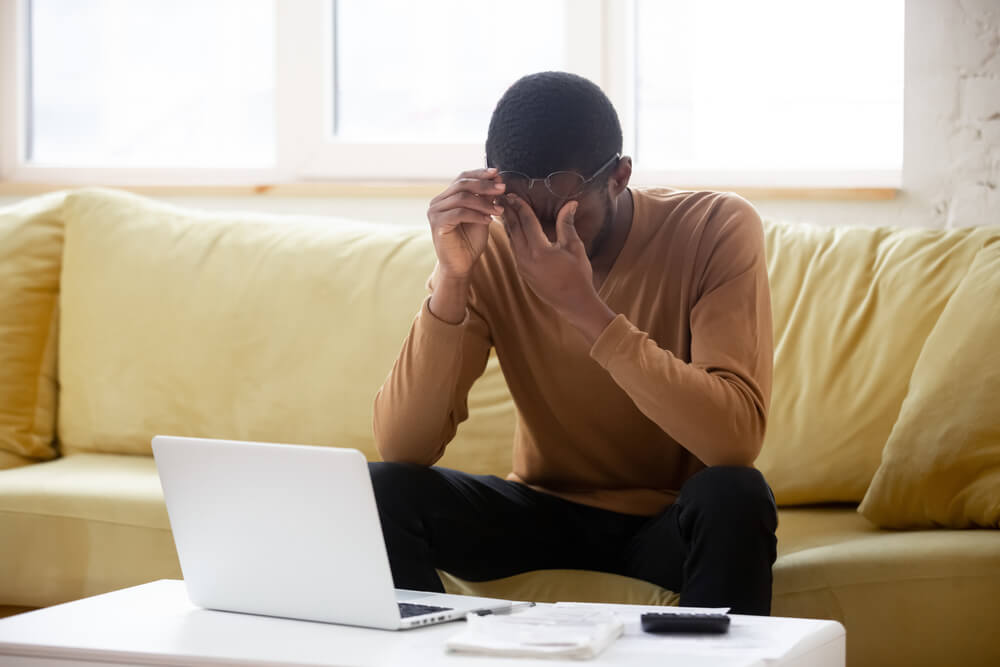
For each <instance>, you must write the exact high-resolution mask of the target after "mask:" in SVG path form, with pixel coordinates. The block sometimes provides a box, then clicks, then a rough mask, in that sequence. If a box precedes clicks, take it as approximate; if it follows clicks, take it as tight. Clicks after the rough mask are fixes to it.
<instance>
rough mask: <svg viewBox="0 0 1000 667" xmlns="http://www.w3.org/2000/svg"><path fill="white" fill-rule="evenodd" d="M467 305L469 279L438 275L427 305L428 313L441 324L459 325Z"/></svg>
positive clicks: (463, 317)
mask: <svg viewBox="0 0 1000 667" xmlns="http://www.w3.org/2000/svg"><path fill="white" fill-rule="evenodd" d="M468 305H469V279H468V278H467V277H466V278H453V277H450V276H445V275H441V274H438V276H437V280H435V281H434V292H433V293H432V294H431V302H430V304H428V307H429V308H430V311H431V312H432V313H433V314H434V316H435V317H437V318H438V319H439V320H441V321H442V322H447V323H449V324H459V323H461V322H462V320H464V319H465V312H466V308H467V307H468Z"/></svg>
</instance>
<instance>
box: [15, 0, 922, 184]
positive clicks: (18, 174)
mask: <svg viewBox="0 0 1000 667" xmlns="http://www.w3.org/2000/svg"><path fill="white" fill-rule="evenodd" d="M28 1H29V0H0V181H8V182H12V183H29V184H30V183H34V184H37V183H59V184H66V185H79V184H84V183H95V182H96V183H105V184H115V185H123V186H180V187H185V186H188V187H192V188H196V187H203V186H246V185H251V184H257V183H267V184H273V185H281V184H296V183H317V182H328V183H329V182H332V183H371V182H384V183H387V184H390V185H394V186H396V187H398V185H399V184H401V183H420V182H425V183H429V182H434V183H437V182H446V181H448V180H450V179H451V178H453V177H454V175H455V174H456V173H457V172H459V171H461V170H462V169H468V168H472V167H476V166H480V165H481V164H482V163H483V145H482V143H445V144H441V143H416V142H414V143H405V144H401V143H388V142H384V143H374V142H358V141H349V140H344V139H337V138H334V137H333V136H331V129H332V123H331V122H329V120H330V119H331V118H332V109H333V99H332V95H333V76H334V74H333V67H334V60H333V57H334V51H333V48H334V47H333V31H332V30H331V29H329V28H331V27H332V25H333V20H334V17H333V3H332V1H331V0H296V1H295V2H283V1H281V0H279V1H277V2H276V3H275V78H276V80H275V135H276V136H275V139H276V156H275V157H276V162H275V166H274V168H261V169H219V168H211V169H209V168H183V169H182V168H112V167H58V166H45V165H38V164H31V163H27V162H26V161H25V160H24V155H25V150H24V149H25V140H26V137H27V132H26V130H27V97H26V92H27V91H26V88H25V85H26V81H27V75H26V67H27V63H28V48H29V44H28V35H27V34H26V31H25V30H24V29H23V28H24V27H25V26H26V25H27V22H26V21H27V12H28V11H29V10H28ZM562 1H563V2H566V3H567V4H570V3H571V6H572V10H571V11H569V12H567V17H568V18H567V25H566V28H567V54H566V55H567V66H568V68H569V69H571V70H572V71H575V72H577V73H579V74H581V75H583V76H586V77H587V78H589V79H591V80H593V81H594V82H596V83H597V84H598V85H600V86H601V88H603V89H604V90H605V92H606V93H607V94H608V97H610V98H611V101H612V103H613V104H614V105H615V108H616V109H617V110H618V113H619V116H620V117H621V118H622V125H623V130H624V132H625V137H624V139H625V141H624V144H625V154H626V155H630V154H632V152H633V149H634V146H635V122H634V120H635V111H636V110H635V102H634V101H635V77H634V72H635V68H634V64H635V62H634V58H635V49H634V48H631V46H632V45H633V44H634V13H633V12H634V4H633V3H632V2H628V1H623V0H562ZM595 45H596V48H595ZM387 165H391V166H388V167H387ZM901 179H902V169H899V170H886V171H811V172H802V171H796V172H793V171H781V172H778V171H761V172H755V173H748V172H725V171H716V170H711V171H702V172H690V171H662V170H644V169H642V167H641V165H636V170H635V173H634V174H633V179H632V181H633V183H635V184H636V185H652V184H665V183H670V184H682V183H683V184H687V186H688V187H725V188H729V189H736V188H739V187H744V188H771V189H773V188H775V187H777V188H793V189H794V188H801V189H816V188H821V189H830V188H835V189H850V188H866V189H871V188H893V189H895V188H899V187H900V185H901Z"/></svg>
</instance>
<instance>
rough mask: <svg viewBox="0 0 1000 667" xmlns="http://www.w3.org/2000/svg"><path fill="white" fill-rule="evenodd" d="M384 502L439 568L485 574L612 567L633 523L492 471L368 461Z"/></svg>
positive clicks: (459, 573) (468, 574) (386, 510)
mask: <svg viewBox="0 0 1000 667" xmlns="http://www.w3.org/2000/svg"><path fill="white" fill-rule="evenodd" d="M370 467H371V469H372V473H373V482H374V483H375V487H376V496H377V499H378V502H379V509H380V511H381V512H383V513H386V514H388V515H391V516H388V517H386V518H389V519H390V520H392V521H395V522H398V523H401V524H403V525H405V526H407V528H408V530H410V531H412V532H413V533H414V534H418V535H420V536H422V539H423V540H425V541H426V543H427V546H428V547H429V549H430V554H431V559H432V561H433V564H434V567H436V568H438V569H441V570H445V571H447V572H450V573H452V574H454V575H456V576H459V577H461V578H463V579H469V580H473V581H476V580H486V579H495V578H499V577H504V576H510V575H513V574H517V573H520V572H526V571H530V570H539V569H550V568H563V569H593V570H605V571H607V570H609V569H612V568H613V567H614V561H615V560H616V559H617V557H618V555H619V554H620V552H621V551H620V550H621V543H622V542H623V541H624V540H625V539H626V537H627V532H628V528H627V527H625V526H623V525H621V522H619V521H616V518H617V517H620V516H621V515H617V514H615V513H612V512H606V511H604V510H600V509H596V508H591V507H587V506H585V505H578V504H576V503H571V502H569V501H566V500H563V499H561V498H557V497H555V496H552V495H549V494H546V493H541V492H539V491H535V490H534V489H532V488H531V487H528V486H526V485H524V484H519V483H516V482H509V481H506V480H503V479H500V478H499V477H495V476H492V475H470V474H468V473H463V472H460V471H457V470H451V469H448V468H440V467H424V466H416V465H408V464H370Z"/></svg>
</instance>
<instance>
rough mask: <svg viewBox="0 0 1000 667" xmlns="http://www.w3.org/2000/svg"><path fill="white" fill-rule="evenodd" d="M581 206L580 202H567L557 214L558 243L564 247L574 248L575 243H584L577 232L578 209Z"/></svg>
mask: <svg viewBox="0 0 1000 667" xmlns="http://www.w3.org/2000/svg"><path fill="white" fill-rule="evenodd" d="M579 207H580V203H579V202H576V201H570V202H566V203H565V204H563V207H562V208H561V209H559V213H558V215H556V243H558V244H559V245H560V246H562V247H563V248H566V249H572V246H573V244H574V243H581V244H582V243H583V242H582V241H581V240H580V236H579V234H577V233H576V209H577V208H579Z"/></svg>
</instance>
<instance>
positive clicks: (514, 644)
mask: <svg viewBox="0 0 1000 667" xmlns="http://www.w3.org/2000/svg"><path fill="white" fill-rule="evenodd" d="M466 620H467V621H468V624H467V627H466V629H465V630H464V631H462V632H461V633H459V634H458V635H456V636H454V637H452V638H451V639H449V640H448V642H447V643H446V646H447V648H448V650H450V651H459V652H467V653H479V654H483V655H502V656H521V657H535V658H538V657H551V658H581V659H586V658H592V657H594V656H596V655H598V654H600V653H601V652H602V651H603V650H604V649H605V648H607V647H608V645H610V644H611V643H612V642H613V641H614V640H615V639H617V638H618V637H620V636H621V634H622V632H623V630H624V623H623V622H622V619H621V618H619V616H618V615H617V614H615V613H613V612H610V611H607V610H601V609H596V608H587V609H579V608H578V609H574V608H567V607H561V608H560V607H557V606H546V607H536V608H533V609H529V610H528V611H525V612H521V613H519V614H511V615H500V616H498V615H489V616H477V615H475V614H470V615H469V616H468V617H467V619H466Z"/></svg>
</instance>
